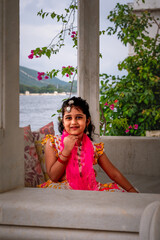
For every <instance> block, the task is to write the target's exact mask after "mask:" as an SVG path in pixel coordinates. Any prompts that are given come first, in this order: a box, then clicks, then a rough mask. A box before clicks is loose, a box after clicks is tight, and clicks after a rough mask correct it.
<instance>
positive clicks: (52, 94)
mask: <svg viewBox="0 0 160 240" xmlns="http://www.w3.org/2000/svg"><path fill="white" fill-rule="evenodd" d="M19 95H20V96H66V95H70V93H68V92H67V93H65V92H62V93H27V94H26V93H19Z"/></svg>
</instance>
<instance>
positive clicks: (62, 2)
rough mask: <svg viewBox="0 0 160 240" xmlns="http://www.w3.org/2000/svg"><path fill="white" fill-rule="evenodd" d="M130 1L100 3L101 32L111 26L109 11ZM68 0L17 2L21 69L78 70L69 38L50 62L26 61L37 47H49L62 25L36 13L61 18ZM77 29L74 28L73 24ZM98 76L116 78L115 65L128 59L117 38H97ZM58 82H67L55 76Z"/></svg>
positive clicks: (68, 37)
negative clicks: (106, 75) (54, 15)
mask: <svg viewBox="0 0 160 240" xmlns="http://www.w3.org/2000/svg"><path fill="white" fill-rule="evenodd" d="M132 1H133V0H119V1H118V0H100V30H102V29H106V28H107V27H108V26H110V25H111V23H110V22H109V21H108V20H107V15H108V14H109V12H110V10H113V9H114V7H115V5H116V3H117V2H120V3H122V4H123V3H128V2H132ZM69 3H70V0H59V1H57V0H20V65H21V66H24V67H28V68H31V69H34V70H37V71H40V72H43V71H44V72H47V71H51V70H52V69H53V68H55V69H60V68H61V67H62V66H68V65H72V66H74V67H76V66H77V51H76V49H75V48H73V47H72V41H71V39H70V36H67V38H66V46H65V47H63V49H61V50H60V52H59V53H58V54H56V55H54V56H52V57H51V58H50V59H48V58H47V57H46V56H42V57H41V58H34V59H29V58H28V55H29V54H30V52H31V50H34V49H35V48H37V47H44V46H48V45H49V43H50V42H51V40H52V39H53V38H54V36H56V34H58V33H59V31H60V29H61V24H59V23H57V22H56V21H54V20H52V19H51V18H50V17H47V18H45V19H42V18H41V17H39V16H37V12H38V11H40V10H41V9H43V10H44V11H46V12H47V11H48V12H53V11H55V12H56V13H59V14H61V13H62V12H63V9H64V8H66V7H68V5H69ZM75 25H76V24H75ZM100 52H101V53H102V55H103V59H102V60H100V72H101V73H107V74H119V72H118V69H117V64H118V63H119V62H120V61H122V60H123V59H124V58H125V57H127V55H128V47H125V46H124V45H122V43H121V42H120V40H118V39H117V37H116V36H107V35H106V36H102V37H100ZM58 78H60V79H61V80H64V81H66V80H68V79H67V78H66V77H62V76H61V75H58Z"/></svg>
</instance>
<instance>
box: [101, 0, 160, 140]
mask: <svg viewBox="0 0 160 240" xmlns="http://www.w3.org/2000/svg"><path fill="white" fill-rule="evenodd" d="M108 19H109V20H110V21H111V22H113V23H114V27H109V28H108V29H107V30H106V32H107V34H108V35H111V34H117V36H118V38H119V39H120V40H121V42H122V43H123V44H124V45H127V44H130V45H131V46H132V47H133V49H134V55H133V56H128V57H127V58H126V59H124V61H122V62H121V63H120V64H119V65H118V68H119V70H126V71H127V75H124V76H122V77H121V78H120V77H116V76H108V75H106V74H102V75H101V76H100V77H101V89H100V95H101V97H100V106H101V119H102V120H101V133H102V134H104V135H133V136H134V135H138V136H144V135H145V131H146V130H157V129H160V35H159V29H160V24H159V23H158V20H159V19H156V18H154V17H153V16H151V14H150V13H149V12H147V11H146V12H143V13H142V14H141V15H139V16H137V15H136V14H135V13H134V11H133V9H132V7H131V6H128V5H121V4H117V5H116V7H115V9H114V10H113V11H111V12H110V15H109V16H108ZM153 25H155V26H156V27H157V33H156V35H155V37H153V38H152V37H150V36H149V35H148V28H149V27H152V26H153ZM116 99H117V100H118V102H117V105H116V108H114V110H111V109H110V108H109V107H108V106H106V105H105V103H106V102H107V103H109V104H111V103H112V104H113V101H114V100H116ZM104 117H105V118H104ZM105 119H106V120H105ZM135 124H137V125H138V129H134V127H132V128H130V129H129V126H134V125H135ZM137 125H136V126H137ZM136 128H137V127H136ZM125 129H129V132H127V133H126V132H125Z"/></svg>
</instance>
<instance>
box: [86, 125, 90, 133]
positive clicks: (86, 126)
mask: <svg viewBox="0 0 160 240" xmlns="http://www.w3.org/2000/svg"><path fill="white" fill-rule="evenodd" d="M86 135H89V131H88V126H86Z"/></svg>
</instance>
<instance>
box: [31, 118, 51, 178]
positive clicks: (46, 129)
mask: <svg viewBox="0 0 160 240" xmlns="http://www.w3.org/2000/svg"><path fill="white" fill-rule="evenodd" d="M32 133H33V137H34V143H35V147H36V152H37V154H38V159H39V161H40V164H41V168H42V171H43V174H44V178H45V181H47V180H48V179H49V176H48V174H47V171H46V164H45V157H44V150H43V149H44V147H43V146H42V144H41V140H42V138H44V137H45V136H46V135H47V134H51V135H54V134H55V132H54V125H53V122H50V123H48V124H46V125H45V126H43V127H41V128H40V129H39V130H37V131H34V132H32Z"/></svg>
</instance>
